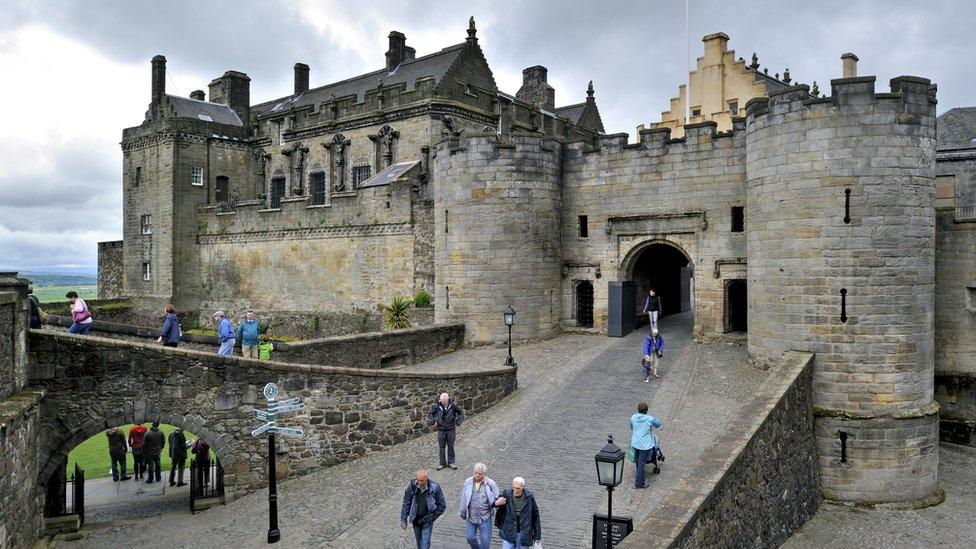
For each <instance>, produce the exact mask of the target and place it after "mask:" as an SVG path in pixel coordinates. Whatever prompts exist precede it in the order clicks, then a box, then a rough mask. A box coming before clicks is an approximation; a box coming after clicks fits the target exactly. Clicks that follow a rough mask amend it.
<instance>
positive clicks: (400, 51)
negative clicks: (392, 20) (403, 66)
mask: <svg viewBox="0 0 976 549" xmlns="http://www.w3.org/2000/svg"><path fill="white" fill-rule="evenodd" d="M389 38H390V49H389V50H387V51H386V70H388V71H392V70H393V69H395V68H397V66H398V65H400V63H403V62H404V61H407V60H409V59H414V58H415V57H417V50H415V49H413V48H411V47H408V46H407V37H406V36H405V35H404V34H403V33H402V32H399V31H392V32H390V37H389Z"/></svg>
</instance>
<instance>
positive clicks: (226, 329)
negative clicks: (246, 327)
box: [213, 311, 234, 356]
mask: <svg viewBox="0 0 976 549" xmlns="http://www.w3.org/2000/svg"><path fill="white" fill-rule="evenodd" d="M213 321H214V324H216V325H217V339H219V340H220V350H219V351H217V354H218V355H220V356H231V355H233V354H234V327H233V326H231V324H230V321H229V320H227V319H226V318H224V312H223V311H217V312H215V313H214V314H213Z"/></svg>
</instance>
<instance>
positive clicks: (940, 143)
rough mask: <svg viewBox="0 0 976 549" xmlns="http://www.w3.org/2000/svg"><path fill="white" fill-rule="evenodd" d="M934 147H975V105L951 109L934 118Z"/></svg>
mask: <svg viewBox="0 0 976 549" xmlns="http://www.w3.org/2000/svg"><path fill="white" fill-rule="evenodd" d="M935 135H936V148H938V149H939V150H942V149H967V148H976V107H960V108H956V109H951V110H949V111H947V112H945V113H943V114H942V115H941V116H939V117H938V118H936V119H935Z"/></svg>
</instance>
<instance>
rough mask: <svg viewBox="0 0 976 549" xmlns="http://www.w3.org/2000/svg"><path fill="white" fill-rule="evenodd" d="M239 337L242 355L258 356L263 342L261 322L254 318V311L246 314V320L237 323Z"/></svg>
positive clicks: (246, 356) (248, 356)
mask: <svg viewBox="0 0 976 549" xmlns="http://www.w3.org/2000/svg"><path fill="white" fill-rule="evenodd" d="M237 339H238V340H240V342H241V356H243V357H244V358H258V345H259V344H260V343H261V323H260V322H258V320H257V319H256V318H254V311H252V310H248V311H247V313H245V314H244V321H243V322H241V323H240V324H238V325H237Z"/></svg>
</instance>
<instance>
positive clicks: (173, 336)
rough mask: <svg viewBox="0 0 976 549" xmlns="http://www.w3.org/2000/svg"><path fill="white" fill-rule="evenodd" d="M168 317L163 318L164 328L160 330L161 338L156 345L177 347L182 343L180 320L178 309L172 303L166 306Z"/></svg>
mask: <svg viewBox="0 0 976 549" xmlns="http://www.w3.org/2000/svg"><path fill="white" fill-rule="evenodd" d="M165 311H166V317H165V318H163V327H162V329H160V330H159V337H158V338H156V343H162V344H163V347H176V346H177V345H178V344H179V342H180V335H182V333H183V332H182V330H180V319H179V317H177V316H176V307H174V306H173V304H172V303H168V304H167V305H166V309H165Z"/></svg>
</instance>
